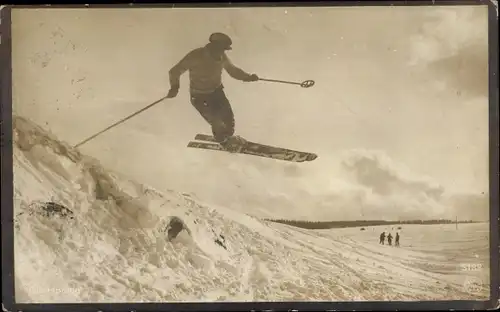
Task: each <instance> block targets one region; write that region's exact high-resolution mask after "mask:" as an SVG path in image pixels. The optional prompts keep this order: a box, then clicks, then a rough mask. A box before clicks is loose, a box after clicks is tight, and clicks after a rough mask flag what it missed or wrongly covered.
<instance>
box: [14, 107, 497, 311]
mask: <svg viewBox="0 0 500 312" xmlns="http://www.w3.org/2000/svg"><path fill="white" fill-rule="evenodd" d="M13 122H14V129H13V132H14V191H15V200H14V204H15V207H14V209H15V210H14V215H15V244H14V246H15V247H14V249H15V259H16V262H15V282H16V283H15V285H16V300H17V301H18V302H23V303H28V302H39V303H61V302H166V301H169V302H172V301H262V300H266V301H276V300H286V301H291V300H334V301H337V300H422V299H447V300H451V299H455V298H461V299H466V298H469V299H470V298H478V297H480V296H484V295H485V294H486V295H487V293H488V291H487V288H486V287H485V286H483V285H482V284H481V285H480V286H481V287H482V288H481V289H480V291H478V292H476V293H474V292H471V291H468V290H467V289H464V287H463V283H464V282H465V281H466V279H465V277H463V276H462V275H460V274H459V273H460V272H459V273H457V272H455V273H449V272H447V273H446V274H444V273H443V270H451V271H453V270H452V269H453V268H450V266H452V265H450V262H449V261H447V259H445V258H443V257H438V256H429V255H428V254H426V253H425V251H422V250H412V249H411V248H407V249H405V248H397V249H396V248H391V247H380V246H379V245H378V241H377V240H378V233H379V230H381V229H376V231H377V232H374V231H373V229H367V230H366V231H364V232H361V233H363V234H360V231H359V229H356V230H355V231H354V232H352V233H351V232H349V231H348V230H335V231H311V230H303V229H298V228H293V227H290V226H286V225H281V224H274V223H269V222H264V221H260V220H258V219H256V218H254V217H251V216H248V215H246V214H243V213H240V212H236V211H233V210H231V209H228V208H226V207H218V206H214V205H210V204H207V203H204V202H203V201H202V200H200V199H197V198H196V196H194V195H188V194H181V193H178V192H175V191H173V190H168V191H165V192H160V191H158V190H155V189H154V188H151V187H148V186H145V185H142V184H139V183H136V182H134V181H131V180H130V179H128V178H126V177H124V176H122V175H120V174H118V173H115V172H111V171H110V170H107V169H106V168H104V167H103V166H102V165H101V164H100V163H99V161H98V160H96V159H93V158H91V157H88V156H85V155H82V154H81V153H80V152H79V151H78V150H75V149H73V148H72V147H71V146H69V145H68V144H66V143H64V142H60V141H58V140H57V138H56V137H55V136H54V135H52V134H50V133H49V132H47V131H45V130H43V129H42V128H40V127H39V126H37V125H35V124H34V123H32V122H30V121H29V120H27V119H25V118H22V117H19V116H14V120H13ZM486 227H487V225H486ZM407 228H408V232H407V233H404V234H403V236H402V246H404V244H405V239H407V237H410V236H411V235H414V234H415V233H418V230H415V231H414V232H412V230H411V227H409V226H408V227H407ZM441 230H442V229H439V231H441ZM476 232H477V231H471V232H470V233H476ZM412 233H413V234H412ZM356 235H357V236H356ZM360 235H361V236H360ZM405 235H406V236H405ZM454 235H455V236H453V237H454V238H455V237H458V236H456V235H458V234H456V233H455V234H454ZM467 235H469V234H467ZM457 239H458V238H457ZM464 241H474V240H473V239H471V238H470V237H468V236H467V237H466V238H464ZM479 247H481V246H479ZM461 248H465V247H463V245H460V249H457V250H461ZM471 251H472V249H471ZM486 251H487V249H486ZM458 254H459V252H458ZM425 265H427V266H425ZM432 265H434V266H432ZM429 266H432V270H431V269H429ZM436 268H439V270H438V269H436ZM467 281H470V280H467ZM408 283H410V284H408ZM478 287H479V286H478ZM475 289H479V288H477V287H476V288H475Z"/></svg>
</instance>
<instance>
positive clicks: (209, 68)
mask: <svg viewBox="0 0 500 312" xmlns="http://www.w3.org/2000/svg"><path fill="white" fill-rule="evenodd" d="M231 45H232V40H231V38H230V37H229V36H227V35H226V34H223V33H213V34H211V35H210V37H209V43H208V44H207V45H205V46H204V47H200V48H196V49H194V50H192V51H191V52H189V53H187V54H186V55H185V56H184V58H182V59H181V60H180V61H179V62H178V63H177V64H176V65H175V66H174V67H172V68H171V69H170V71H169V75H170V91H169V92H168V95H167V98H173V97H175V96H177V93H178V92H179V87H180V76H181V75H182V74H183V73H185V72H186V71H189V79H190V95H191V104H192V105H193V106H194V107H195V108H196V110H198V112H199V113H200V114H201V116H202V117H203V118H204V119H205V121H207V122H208V123H209V124H210V126H211V127H212V134H213V135H214V138H215V140H216V141H217V142H219V144H221V145H222V146H223V147H224V146H225V145H226V144H227V143H230V141H233V142H234V141H236V142H244V141H245V140H244V139H242V138H240V137H239V136H233V135H234V127H235V121H234V114H233V111H232V109H231V104H230V103H229V100H228V99H227V97H226V95H225V93H224V90H223V89H224V86H223V84H222V70H223V69H225V70H226V71H227V73H228V74H229V75H230V76H231V77H233V78H234V79H237V80H241V81H257V80H259V77H258V76H257V75H256V74H248V73H246V72H245V71H243V70H242V69H240V68H238V67H236V66H235V65H233V63H232V62H231V61H230V60H229V58H228V57H227V55H226V53H225V51H227V50H231V49H232V48H231ZM229 139H235V140H229Z"/></svg>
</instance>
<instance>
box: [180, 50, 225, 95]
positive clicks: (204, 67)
mask: <svg viewBox="0 0 500 312" xmlns="http://www.w3.org/2000/svg"><path fill="white" fill-rule="evenodd" d="M191 53H192V55H191V58H190V62H189V69H188V70H189V80H190V89H191V92H192V93H201V94H204V93H211V92H213V91H215V90H216V89H217V88H219V87H220V86H221V85H222V70H223V68H224V58H221V59H220V60H216V59H215V58H214V57H213V56H212V55H210V53H209V51H208V50H207V49H206V48H205V47H202V48H198V49H195V50H193V51H192V52H191Z"/></svg>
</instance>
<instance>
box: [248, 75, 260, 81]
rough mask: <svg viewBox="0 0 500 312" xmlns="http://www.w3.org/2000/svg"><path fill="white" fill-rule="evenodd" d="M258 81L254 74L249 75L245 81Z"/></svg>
mask: <svg viewBox="0 0 500 312" xmlns="http://www.w3.org/2000/svg"><path fill="white" fill-rule="evenodd" d="M258 80H259V76H257V75H256V74H251V75H250V77H248V79H247V81H258Z"/></svg>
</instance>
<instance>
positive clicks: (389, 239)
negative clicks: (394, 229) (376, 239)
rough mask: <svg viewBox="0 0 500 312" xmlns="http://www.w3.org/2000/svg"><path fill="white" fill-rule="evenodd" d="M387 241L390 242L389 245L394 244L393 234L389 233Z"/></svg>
mask: <svg viewBox="0 0 500 312" xmlns="http://www.w3.org/2000/svg"><path fill="white" fill-rule="evenodd" d="M387 243H389V246H391V245H392V235H391V233H389V235H388V236H387Z"/></svg>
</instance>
